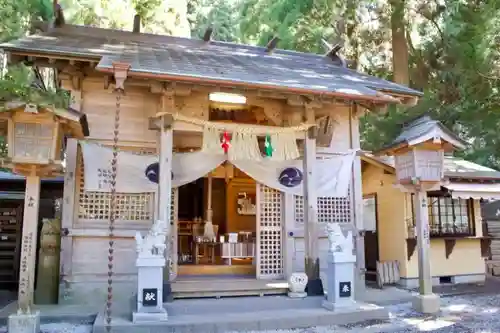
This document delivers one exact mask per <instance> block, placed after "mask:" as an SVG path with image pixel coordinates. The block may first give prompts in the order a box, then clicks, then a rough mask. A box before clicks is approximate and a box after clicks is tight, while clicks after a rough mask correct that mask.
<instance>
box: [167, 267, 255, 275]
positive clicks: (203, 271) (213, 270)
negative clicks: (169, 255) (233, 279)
mask: <svg viewBox="0 0 500 333" xmlns="http://www.w3.org/2000/svg"><path fill="white" fill-rule="evenodd" d="M177 270H178V275H179V277H181V278H182V277H186V278H187V277H188V276H195V277H196V276H200V275H212V276H214V278H217V275H240V276H242V277H247V278H252V277H254V276H255V266H253V265H179V266H178V268H177Z"/></svg>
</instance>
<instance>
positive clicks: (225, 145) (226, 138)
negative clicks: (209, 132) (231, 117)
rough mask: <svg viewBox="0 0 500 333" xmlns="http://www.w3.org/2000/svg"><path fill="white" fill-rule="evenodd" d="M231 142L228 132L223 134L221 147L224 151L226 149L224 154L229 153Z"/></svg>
mask: <svg viewBox="0 0 500 333" xmlns="http://www.w3.org/2000/svg"><path fill="white" fill-rule="evenodd" d="M230 145H231V144H230V140H229V133H228V132H224V134H222V143H221V145H220V146H221V147H222V149H224V153H225V154H227V151H228V150H229V146H230Z"/></svg>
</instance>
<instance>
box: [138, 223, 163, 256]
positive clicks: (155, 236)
mask: <svg viewBox="0 0 500 333" xmlns="http://www.w3.org/2000/svg"><path fill="white" fill-rule="evenodd" d="M166 226H167V224H166V223H165V221H161V220H156V221H155V222H154V223H153V225H152V226H151V229H150V230H149V232H148V233H147V234H146V236H144V237H142V236H141V233H140V232H137V233H136V234H135V242H136V250H137V254H138V256H139V257H140V258H144V257H157V256H161V257H164V256H165V253H164V252H165V248H166V244H165V242H166V239H167V232H166Z"/></svg>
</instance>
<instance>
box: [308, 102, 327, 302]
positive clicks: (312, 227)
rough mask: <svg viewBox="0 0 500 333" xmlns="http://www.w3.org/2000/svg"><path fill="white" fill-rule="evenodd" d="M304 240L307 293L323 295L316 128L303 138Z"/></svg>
mask: <svg viewBox="0 0 500 333" xmlns="http://www.w3.org/2000/svg"><path fill="white" fill-rule="evenodd" d="M305 113H306V114H305V116H306V117H305V118H306V122H307V123H315V115H314V109H313V108H311V107H310V106H308V105H306V106H305ZM304 140H305V141H304V159H303V162H304V186H303V189H304V210H305V211H304V215H305V221H304V229H305V230H304V242H305V270H306V274H307V276H308V278H309V281H308V283H307V293H308V295H323V285H322V283H321V279H320V276H319V271H320V268H319V249H318V243H319V242H318V197H317V194H316V182H315V177H316V176H315V167H316V128H315V127H312V128H311V129H310V130H309V131H307V132H306V136H305V138H304Z"/></svg>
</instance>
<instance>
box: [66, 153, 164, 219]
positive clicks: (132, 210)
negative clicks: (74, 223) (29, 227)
mask: <svg viewBox="0 0 500 333" xmlns="http://www.w3.org/2000/svg"><path fill="white" fill-rule="evenodd" d="M121 149H123V150H127V151H134V152H136V153H138V154H142V155H152V154H154V153H155V149H154V148H134V147H123V148H121ZM77 165H78V167H77V174H76V179H77V185H76V186H77V195H78V198H77V202H78V220H79V222H80V223H82V222H83V223H84V222H86V221H92V222H98V221H108V220H109V205H110V200H111V195H110V193H106V192H91V191H85V189H84V176H83V168H84V161H83V155H82V152H81V149H80V147H78V164H77ZM118 167H119V166H118ZM154 207H155V194H154V192H145V193H117V205H116V216H117V222H118V223H132V224H133V223H142V222H146V221H148V222H151V221H153V218H154Z"/></svg>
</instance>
